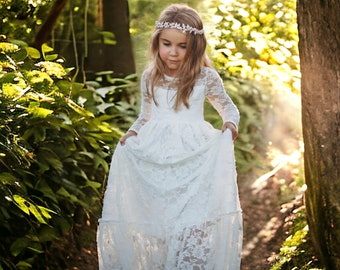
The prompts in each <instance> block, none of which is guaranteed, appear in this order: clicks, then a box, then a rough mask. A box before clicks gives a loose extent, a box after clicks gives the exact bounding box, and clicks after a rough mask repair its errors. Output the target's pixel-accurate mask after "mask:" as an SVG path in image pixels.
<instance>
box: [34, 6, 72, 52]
mask: <svg viewBox="0 0 340 270" xmlns="http://www.w3.org/2000/svg"><path fill="white" fill-rule="evenodd" d="M67 1H68V0H56V1H55V3H54V5H53V7H52V9H51V11H50V13H49V15H48V17H47V19H46V21H45V22H44V24H43V25H42V26H41V28H40V30H39V32H38V33H37V34H36V35H35V39H34V41H33V44H32V46H33V47H35V48H36V49H38V50H40V49H41V45H42V44H44V43H46V42H47V41H49V40H50V39H51V33H52V31H53V28H54V25H55V23H56V22H57V19H58V17H59V16H60V14H61V12H62V11H63V9H64V7H65V5H66V3H67Z"/></svg>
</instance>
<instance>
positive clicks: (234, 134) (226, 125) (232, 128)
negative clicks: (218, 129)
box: [222, 122, 238, 141]
mask: <svg viewBox="0 0 340 270" xmlns="http://www.w3.org/2000/svg"><path fill="white" fill-rule="evenodd" d="M227 128H228V129H229V130H230V131H231V134H232V137H233V141H235V140H236V139H237V137H238V130H237V128H236V127H235V125H234V124H233V123H231V122H225V123H224V124H223V126H222V132H224V131H225V130H226V129H227Z"/></svg>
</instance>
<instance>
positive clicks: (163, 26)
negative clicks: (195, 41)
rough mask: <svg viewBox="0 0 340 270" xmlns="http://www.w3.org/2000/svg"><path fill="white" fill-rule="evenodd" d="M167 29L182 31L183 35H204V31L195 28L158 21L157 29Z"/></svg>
mask: <svg viewBox="0 0 340 270" xmlns="http://www.w3.org/2000/svg"><path fill="white" fill-rule="evenodd" d="M166 28H172V29H178V30H180V31H182V32H183V33H189V34H191V33H194V34H195V35H203V34H204V29H201V30H199V29H197V28H195V27H192V26H190V25H187V24H184V23H177V22H159V21H156V29H166Z"/></svg>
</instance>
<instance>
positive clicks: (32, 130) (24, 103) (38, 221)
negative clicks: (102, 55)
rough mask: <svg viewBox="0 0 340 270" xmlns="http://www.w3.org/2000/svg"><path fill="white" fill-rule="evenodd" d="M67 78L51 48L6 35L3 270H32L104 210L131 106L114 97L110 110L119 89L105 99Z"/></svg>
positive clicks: (0, 212) (0, 81) (0, 202)
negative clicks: (83, 221) (79, 223)
mask: <svg viewBox="0 0 340 270" xmlns="http://www.w3.org/2000/svg"><path fill="white" fill-rule="evenodd" d="M68 72H69V70H67V69H65V68H64V67H63V66H62V65H61V63H60V59H58V57H57V55H55V54H53V51H52V49H51V48H49V47H48V46H46V45H44V46H43V47H42V50H41V53H40V52H39V51H38V50H36V49H34V48H31V47H28V46H27V45H25V44H23V43H22V42H20V43H18V44H15V43H10V42H7V41H6V40H5V37H3V36H2V40H1V42H0V85H1V88H0V219H1V221H2V222H1V224H0V238H1V241H0V269H2V268H4V267H6V269H7V268H8V269H30V268H31V267H33V266H34V264H35V262H36V260H37V258H38V257H39V256H40V254H43V253H44V252H47V251H48V246H49V243H50V242H51V241H53V240H55V239H59V238H61V237H62V236H63V235H64V234H65V233H66V232H68V231H70V229H71V228H72V226H73V225H74V223H75V221H76V219H77V217H79V216H85V217H88V216H90V215H92V214H97V213H96V211H99V210H100V200H101V195H102V187H103V182H104V181H105V179H106V175H107V172H108V166H109V162H110V160H109V159H110V157H111V154H112V149H113V148H112V147H113V146H114V145H115V143H116V142H117V140H118V138H120V136H121V135H122V131H121V130H120V129H119V128H118V127H117V123H118V122H124V119H122V117H121V114H119V113H116V114H115V113H114V112H119V111H120V110H122V109H121V108H122V106H123V105H124V103H119V102H118V101H117V100H116V99H114V98H112V95H111V98H110V100H111V103H110V104H107V102H106V101H105V100H104V97H106V98H108V97H109V96H110V95H108V93H110V91H111V92H114V90H115V89H114V88H110V89H104V90H103V89H102V92H101V95H100V94H98V93H97V92H96V91H95V90H94V89H93V88H90V87H85V86H84V85H83V84H79V83H75V82H73V81H72V80H71V79H70V78H69V76H68ZM125 82H126V83H125V84H122V83H121V85H120V87H119V89H122V88H124V87H129V86H131V84H129V83H128V81H126V80H125ZM123 109H126V108H125V107H123ZM127 109H129V108H127ZM108 110H111V114H104V113H103V112H106V111H108ZM41 258H43V256H40V259H41Z"/></svg>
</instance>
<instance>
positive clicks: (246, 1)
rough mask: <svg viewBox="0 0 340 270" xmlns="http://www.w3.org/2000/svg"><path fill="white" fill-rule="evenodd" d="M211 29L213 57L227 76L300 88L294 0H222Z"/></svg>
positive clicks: (287, 87) (297, 89) (288, 87)
mask: <svg viewBox="0 0 340 270" xmlns="http://www.w3.org/2000/svg"><path fill="white" fill-rule="evenodd" d="M217 2H218V4H217V9H216V13H215V16H214V17H213V22H214V23H215V24H216V25H215V30H214V31H213V33H212V35H211V36H212V39H213V41H212V43H213V44H214V49H215V50H214V52H215V54H214V58H215V63H216V64H217V67H218V68H220V69H221V70H223V71H225V73H226V76H227V77H228V76H233V77H238V78H243V79H251V80H255V81H258V82H263V81H265V82H267V83H270V84H271V85H273V86H275V89H280V90H294V91H299V89H300V72H299V55H298V29H297V21H296V11H295V7H296V0H283V1H280V2H277V1H273V0H258V1H251V0H237V1H236V0H221V1H217Z"/></svg>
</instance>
